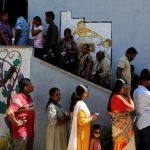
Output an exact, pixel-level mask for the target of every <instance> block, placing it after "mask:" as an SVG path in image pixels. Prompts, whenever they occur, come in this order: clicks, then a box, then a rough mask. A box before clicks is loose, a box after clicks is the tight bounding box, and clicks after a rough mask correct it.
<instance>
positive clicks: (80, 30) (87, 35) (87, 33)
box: [73, 20, 104, 42]
mask: <svg viewBox="0 0 150 150" xmlns="http://www.w3.org/2000/svg"><path fill="white" fill-rule="evenodd" d="M73 34H74V35H78V39H77V42H91V41H92V38H98V39H100V40H104V38H103V37H102V36H101V35H99V34H98V33H96V32H95V31H93V30H91V29H89V28H87V27H86V25H85V22H84V21H83V20H80V21H79V22H78V23H77V28H76V29H75V30H74V32H73Z"/></svg>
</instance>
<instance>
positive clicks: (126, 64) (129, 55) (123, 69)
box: [116, 47, 138, 87]
mask: <svg viewBox="0 0 150 150" xmlns="http://www.w3.org/2000/svg"><path fill="white" fill-rule="evenodd" d="M137 53H138V52H137V51H136V49H135V48H134V47H130V48H128V49H127V51H126V53H125V56H123V57H121V58H120V59H119V61H118V64H117V71H116V76H117V79H123V80H125V81H126V82H127V85H128V87H131V67H130V62H131V61H132V60H133V59H134V58H135V57H136V55H137Z"/></svg>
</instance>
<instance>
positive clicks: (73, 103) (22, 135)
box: [0, 66, 150, 150]
mask: <svg viewBox="0 0 150 150" xmlns="http://www.w3.org/2000/svg"><path fill="white" fill-rule="evenodd" d="M14 72H15V67H14V66H12V67H11V68H10V69H9V74H8V76H7V77H6V78H5V79H4V80H3V81H0V83H1V86H3V84H5V83H6V82H7V81H8V79H9V78H10V77H11V76H12V75H13V73H14ZM19 88H20V91H19V93H18V94H17V95H16V96H14V97H13V99H12V101H11V103H10V106H9V108H8V109H7V116H8V118H9V120H10V121H11V124H12V134H13V139H14V140H13V141H14V150H20V149H21V150H32V149H33V142H34V120H35V110H34V104H33V100H32V98H31V96H30V93H31V92H32V91H33V89H34V88H33V85H32V83H31V81H30V79H28V78H22V79H21V80H20V81H19ZM149 90H150V70H148V69H143V70H142V71H141V74H140V77H139V81H138V87H137V88H136V89H135V91H134V92H133V99H132V97H131V94H130V87H129V85H128V83H127V82H126V81H125V80H123V79H121V78H119V79H117V80H116V82H115V85H114V88H113V90H112V93H111V95H110V98H109V101H108V107H107V110H108V114H109V115H110V117H111V121H112V141H113V147H112V149H113V150H124V149H125V150H131V149H132V150H135V149H136V146H135V136H134V130H133V123H134V122H133V115H132V112H133V111H135V114H136V118H135V119H134V120H135V124H136V126H137V128H138V131H139V139H140V140H139V145H140V148H139V149H143V150H148V149H149V139H150V138H149V126H150V119H149V112H150V109H149V102H150V91H149ZM88 97H89V89H88V87H87V86H86V85H84V84H80V85H78V86H77V87H76V89H75V91H74V92H73V93H72V96H71V100H70V112H65V111H64V109H63V108H62V106H61V104H60V101H61V93H60V90H59V89H58V88H56V87H54V88H51V89H50V90H49V101H48V103H47V105H46V113H47V117H48V120H49V123H48V125H47V134H46V149H47V150H51V149H53V150H101V149H102V144H101V142H100V139H99V138H100V136H101V135H102V131H101V128H100V126H99V125H94V126H93V127H91V122H93V121H96V120H97V119H100V118H99V117H98V114H92V113H91V112H90V110H89V108H88V107H87V105H86V100H87V99H88ZM133 100H134V101H133ZM68 122H70V136H69V141H67V135H68V133H67V123H68Z"/></svg>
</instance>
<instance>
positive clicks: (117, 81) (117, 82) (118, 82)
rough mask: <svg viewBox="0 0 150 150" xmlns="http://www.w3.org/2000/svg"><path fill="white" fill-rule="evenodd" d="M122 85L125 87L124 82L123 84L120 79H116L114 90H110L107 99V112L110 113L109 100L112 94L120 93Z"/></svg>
mask: <svg viewBox="0 0 150 150" xmlns="http://www.w3.org/2000/svg"><path fill="white" fill-rule="evenodd" d="M124 85H126V82H125V81H124V80H122V79H117V80H116V82H115V86H114V88H113V90H112V93H111V95H110V97H109V102H108V106H107V110H108V111H111V107H110V104H111V98H112V96H113V95H114V94H116V93H118V92H120V90H121V88H122V87H123V86H124Z"/></svg>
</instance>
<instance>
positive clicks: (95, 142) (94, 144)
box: [89, 124, 102, 150]
mask: <svg viewBox="0 0 150 150" xmlns="http://www.w3.org/2000/svg"><path fill="white" fill-rule="evenodd" d="M101 134H102V129H101V127H100V125H97V124H95V125H93V126H92V129H91V140H90V149H89V150H102V148H101V143H100V136H101Z"/></svg>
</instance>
